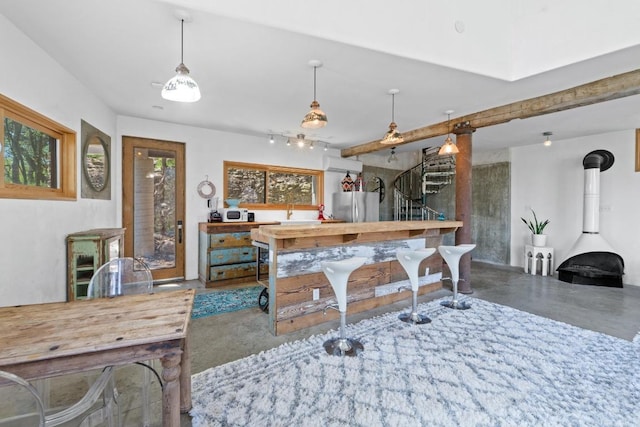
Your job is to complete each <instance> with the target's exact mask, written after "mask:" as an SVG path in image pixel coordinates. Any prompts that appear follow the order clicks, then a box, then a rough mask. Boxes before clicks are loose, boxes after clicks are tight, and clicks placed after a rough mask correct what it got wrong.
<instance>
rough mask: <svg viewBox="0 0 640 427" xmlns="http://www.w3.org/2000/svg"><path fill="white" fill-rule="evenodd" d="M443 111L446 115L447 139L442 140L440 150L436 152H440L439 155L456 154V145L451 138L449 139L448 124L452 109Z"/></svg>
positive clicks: (449, 129)
mask: <svg viewBox="0 0 640 427" xmlns="http://www.w3.org/2000/svg"><path fill="white" fill-rule="evenodd" d="M444 113H445V114H446V115H447V139H445V140H444V144H442V147H440V151H438V154H440V155H441V156H443V155H448V154H458V153H459V150H458V147H457V146H456V144H454V143H453V139H451V127H450V124H451V113H453V110H447V111H445V112H444Z"/></svg>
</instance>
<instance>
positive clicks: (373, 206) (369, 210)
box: [332, 191, 380, 222]
mask: <svg viewBox="0 0 640 427" xmlns="http://www.w3.org/2000/svg"><path fill="white" fill-rule="evenodd" d="M332 201H333V217H334V218H337V219H342V220H345V221H346V222H373V221H379V220H380V195H379V194H378V193H376V192H371V191H343V192H341V193H333V200H332Z"/></svg>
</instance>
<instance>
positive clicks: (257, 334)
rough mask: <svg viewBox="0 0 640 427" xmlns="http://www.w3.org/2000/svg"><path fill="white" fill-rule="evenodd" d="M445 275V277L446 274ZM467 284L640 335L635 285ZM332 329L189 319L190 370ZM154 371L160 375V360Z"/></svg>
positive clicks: (130, 418)
mask: <svg viewBox="0 0 640 427" xmlns="http://www.w3.org/2000/svg"><path fill="white" fill-rule="evenodd" d="M444 275H445V276H447V275H448V271H446V267H445V271H444ZM471 278H472V282H471V286H472V289H473V290H474V293H473V294H472V296H473V297H475V298H480V299H483V300H486V301H491V302H494V303H498V304H502V305H506V306H510V307H513V308H516V309H519V310H523V311H527V312H529V313H533V314H537V315H539V316H543V317H547V318H550V319H554V320H558V321H561V322H565V323H569V324H572V325H575V326H579V327H582V328H585V329H591V330H594V331H598V332H602V333H605V334H608V335H612V336H616V337H619V338H622V339H625V340H629V341H630V340H632V339H633V337H634V336H635V335H636V334H637V333H638V332H639V330H640V286H626V287H624V288H622V289H620V288H607V287H599V286H585V285H572V284H568V283H564V282H560V281H559V280H557V279H555V278H554V277H541V276H531V275H529V274H525V273H524V272H523V271H522V269H521V268H515V267H507V266H499V265H493V264H487V263H480V262H473V263H472V266H471ZM247 285H255V282H250V283H246V284H243V285H235V286H234V287H239V286H247ZM444 285H445V289H442V290H439V291H437V292H433V293H431V294H429V295H424V296H422V297H420V298H419V302H425V301H429V300H432V299H437V298H440V297H444V296H450V295H451V291H450V285H451V284H450V282H449V281H445V282H444ZM178 287H180V288H195V289H197V291H198V292H208V291H210V290H209V289H205V288H204V286H203V285H202V284H201V283H200V282H198V281H195V280H194V281H186V282H181V283H179V284H178ZM172 288H173V289H175V288H176V286H175V285H174V286H173V287H171V286H157V287H156V289H157V290H158V291H159V290H162V289H172ZM256 299H257V295H256ZM410 305H411V301H410V299H407V301H401V302H399V303H396V304H394V305H391V306H388V307H385V308H378V309H375V310H372V311H369V312H367V313H360V314H355V315H350V316H347V322H349V323H352V322H356V321H358V320H361V319H363V318H367V317H373V316H375V315H379V314H383V313H385V312H389V311H399V310H406V309H408V307H409V306H410ZM338 326H339V321H338V320H335V321H331V322H327V323H325V324H322V325H318V326H314V327H311V328H308V329H305V330H302V331H298V332H294V333H290V334H287V335H281V336H277V337H276V336H273V335H272V334H271V332H269V329H268V315H267V314H265V313H263V312H262V311H261V310H260V309H259V308H257V307H255V308H252V309H247V310H241V311H237V312H233V313H225V314H220V315H216V316H210V317H205V318H201V319H195V320H193V321H192V322H191V338H192V339H191V352H192V360H191V370H192V373H194V374H195V373H198V372H201V371H203V370H206V369H208V368H210V367H213V366H218V365H221V364H224V363H227V362H230V361H233V360H236V359H239V358H242V357H245V356H248V355H250V354H254V353H258V352H260V351H262V350H267V349H270V348H273V347H275V346H278V345H280V344H282V343H284V342H289V341H294V340H299V339H303V338H306V337H308V336H310V335H313V334H319V333H324V332H326V331H328V330H330V329H334V328H337V327H338ZM155 366H156V367H157V368H159V363H158V361H156V363H155ZM140 372H141V368H140V367H139V366H135V365H132V366H126V367H121V368H119V369H118V374H117V383H118V390H119V392H120V393H121V399H120V401H121V405H120V407H121V410H122V413H123V419H124V425H125V426H139V425H141V423H140V421H139V420H140V408H139V407H140V404H139V384H140V379H139V378H140V377H139V375H140ZM85 375H86V374H85ZM63 378H64V377H63ZM65 380H67V379H66V378H65ZM67 381H68V380H67ZM78 383H87V380H86V378H81V379H80V380H76V383H75V384H73V385H71V386H68V387H55V389H56V391H58V392H60V391H62V390H65V389H66V390H70V391H71V390H73V391H74V392H76V393H77V392H78V386H77V384H78ZM152 392H153V402H154V408H153V411H152V414H153V418H152V419H153V420H154V421H153V425H154V426H155V425H161V409H160V408H161V395H160V387H159V386H158V384H157V383H156V384H152ZM72 401H73V400H72ZM181 426H182V427H191V419H190V417H189V415H187V414H183V415H182V416H181Z"/></svg>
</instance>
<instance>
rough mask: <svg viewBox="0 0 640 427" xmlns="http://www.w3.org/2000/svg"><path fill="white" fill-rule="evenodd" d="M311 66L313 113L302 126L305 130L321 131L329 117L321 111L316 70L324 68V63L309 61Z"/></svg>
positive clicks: (305, 119) (308, 114)
mask: <svg viewBox="0 0 640 427" xmlns="http://www.w3.org/2000/svg"><path fill="white" fill-rule="evenodd" d="M309 66H311V67H313V102H312V103H311V111H309V112H308V113H307V115H306V116H304V119H302V123H301V124H300V126H302V127H303V128H305V129H319V128H322V127H325V126H326V125H327V115H326V114H325V113H324V111H322V110H321V109H320V104H319V103H318V101H317V100H316V69H317V68H319V67H322V62H320V61H318V60H317V59H312V60H311V61H309Z"/></svg>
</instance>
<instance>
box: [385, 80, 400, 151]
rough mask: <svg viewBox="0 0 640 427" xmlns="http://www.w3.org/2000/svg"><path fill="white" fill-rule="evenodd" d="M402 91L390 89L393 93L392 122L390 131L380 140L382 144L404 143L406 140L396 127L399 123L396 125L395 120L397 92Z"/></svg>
mask: <svg viewBox="0 0 640 427" xmlns="http://www.w3.org/2000/svg"><path fill="white" fill-rule="evenodd" d="M399 92H400V91H399V90H398V89H389V94H390V95H391V123H390V124H389V131H388V132H387V133H385V134H384V137H383V138H382V140H381V141H380V142H381V143H382V144H386V145H389V144H402V143H403V142H404V138H403V137H402V134H401V133H400V132H398V131H397V130H396V129H397V128H398V125H396V121H395V112H396V102H395V101H396V94H397V93H399Z"/></svg>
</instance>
